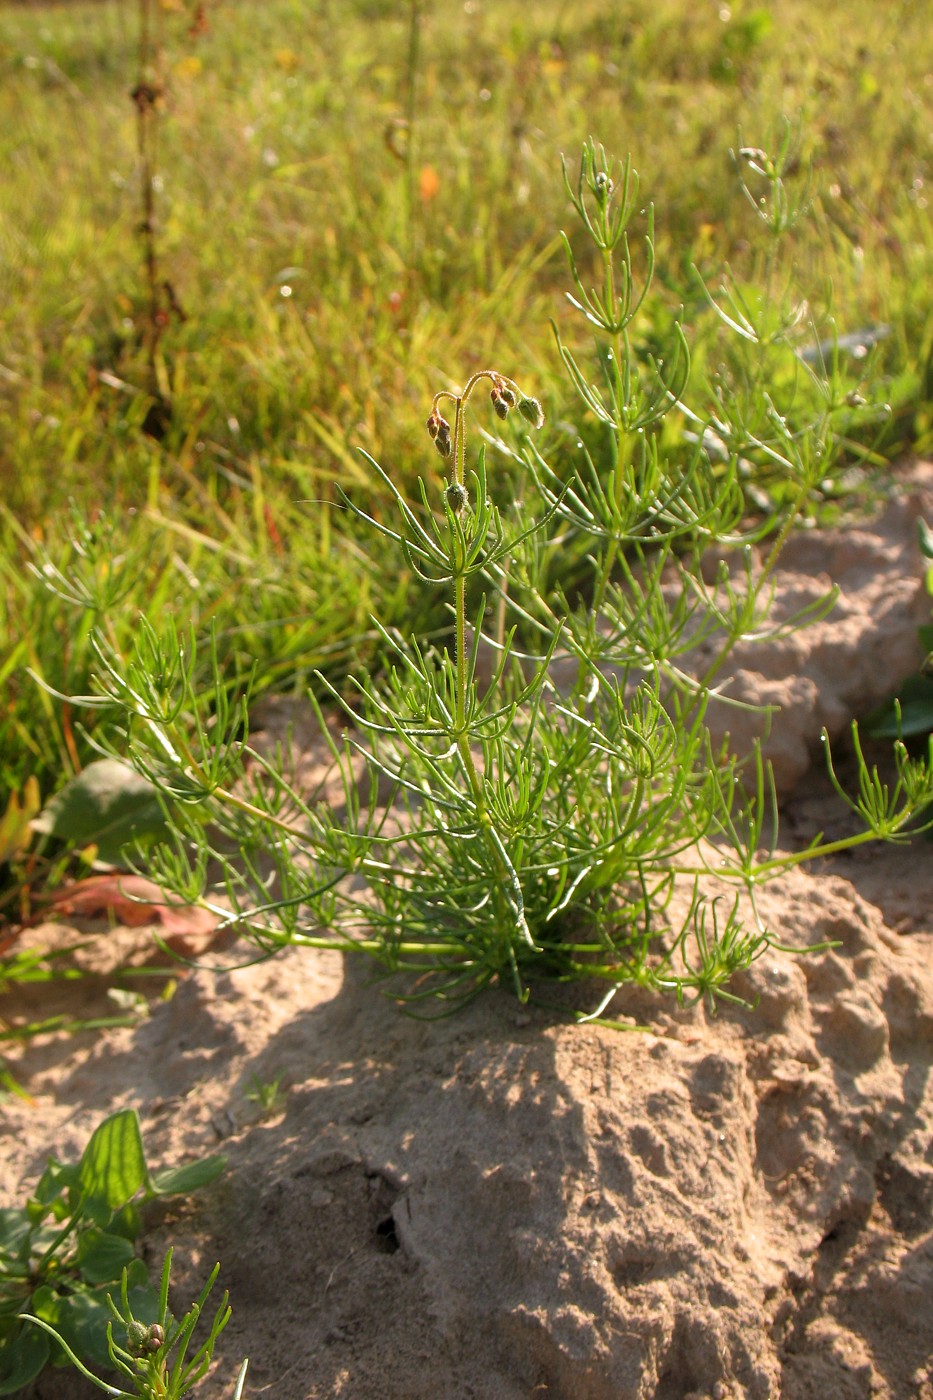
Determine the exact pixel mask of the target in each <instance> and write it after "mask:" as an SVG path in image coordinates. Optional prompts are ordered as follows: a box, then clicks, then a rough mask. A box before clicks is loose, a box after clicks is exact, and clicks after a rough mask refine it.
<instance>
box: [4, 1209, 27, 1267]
mask: <svg viewBox="0 0 933 1400" xmlns="http://www.w3.org/2000/svg"><path fill="white" fill-rule="evenodd" d="M31 1228H32V1224H31V1221H30V1219H29V1216H28V1214H27V1213H26V1211H24V1210H22V1209H20V1208H19V1207H17V1206H4V1207H3V1209H2V1210H0V1254H11V1255H15V1254H16V1253H17V1251H18V1249H19V1246H20V1244H21V1242H22V1241H23V1240H24V1239H25V1237H26V1236H27V1235H28V1234H29V1231H30V1229H31ZM0 1272H2V1269H0Z"/></svg>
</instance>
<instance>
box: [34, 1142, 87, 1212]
mask: <svg viewBox="0 0 933 1400" xmlns="http://www.w3.org/2000/svg"><path fill="white" fill-rule="evenodd" d="M77 1184H78V1166H77V1163H66V1162H57V1161H56V1160H55V1158H54V1157H50V1158H49V1163H48V1166H47V1167H46V1169H45V1171H44V1172H43V1173H42V1175H41V1176H40V1177H39V1180H38V1183H37V1184H36V1190H35V1195H34V1196H33V1198H32V1200H31V1201H30V1203H29V1209H30V1211H32V1208H33V1202H35V1203H37V1204H38V1205H39V1206H49V1205H50V1204H51V1203H52V1201H54V1200H55V1197H56V1196H60V1195H61V1193H62V1192H63V1191H66V1190H68V1189H69V1188H70V1187H72V1186H77ZM45 1214H46V1211H45V1210H43V1211H42V1212H41V1214H40V1215H39V1217H38V1218H39V1219H41V1218H42V1216H43V1215H45Z"/></svg>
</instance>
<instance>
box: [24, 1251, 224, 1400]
mask: <svg viewBox="0 0 933 1400" xmlns="http://www.w3.org/2000/svg"><path fill="white" fill-rule="evenodd" d="M171 1272H172V1251H171V1250H169V1251H168V1253H167V1254H166V1256H165V1262H164V1263H163V1265H162V1282H161V1287H160V1289H159V1298H158V1309H157V1312H156V1321H155V1322H146V1321H144V1320H143V1319H144V1317H146V1316H148V1315H149V1314H148V1310H147V1311H146V1312H144V1313H143V1316H142V1317H138V1316H137V1315H136V1312H135V1310H134V1304H133V1303H132V1302H131V1289H130V1286H129V1278H128V1273H129V1271H128V1270H127V1269H124V1270H123V1274H122V1276H121V1279H120V1306H119V1307H118V1306H117V1304H116V1303H115V1302H114V1301H113V1297H112V1295H111V1294H109V1293H108V1294H107V1300H106V1301H107V1305H108V1307H109V1309H110V1312H111V1314H112V1317H111V1320H110V1321H109V1322H108V1323H107V1333H106V1335H107V1354H108V1357H109V1360H110V1365H111V1366H112V1367H113V1369H114V1371H116V1372H117V1373H118V1374H119V1375H121V1376H123V1377H124V1378H125V1379H126V1380H128V1381H129V1383H130V1386H131V1388H130V1389H124V1388H121V1387H120V1386H117V1385H111V1384H110V1383H109V1382H108V1381H103V1380H101V1379H100V1378H99V1377H98V1376H95V1375H94V1373H93V1371H90V1370H89V1369H88V1367H87V1366H85V1364H84V1362H83V1361H82V1360H81V1358H80V1357H79V1356H77V1355H76V1354H75V1352H74V1351H72V1349H71V1347H69V1346H68V1344H67V1342H66V1341H65V1340H64V1338H63V1337H62V1336H61V1334H60V1333H59V1332H57V1331H56V1329H55V1328H54V1327H52V1326H50V1325H49V1324H48V1323H47V1322H44V1321H43V1320H42V1319H41V1318H36V1317H31V1316H28V1315H25V1316H23V1317H22V1318H21V1321H23V1322H25V1323H32V1324H34V1325H35V1326H36V1327H38V1328H40V1329H41V1331H42V1332H44V1333H45V1334H46V1336H47V1337H50V1338H51V1339H52V1340H53V1341H54V1342H56V1343H57V1344H58V1345H59V1346H60V1347H61V1348H62V1350H63V1351H64V1353H65V1355H66V1356H67V1358H68V1360H69V1361H70V1362H71V1364H72V1365H73V1366H75V1367H76V1368H77V1369H78V1370H79V1371H80V1372H81V1374H82V1375H83V1376H86V1377H87V1379H88V1380H89V1381H91V1382H93V1384H94V1385H96V1386H97V1387H98V1389H99V1390H103V1391H106V1393H107V1394H108V1395H112V1396H114V1397H117V1400H123V1398H124V1397H125V1400H181V1397H182V1396H183V1395H187V1394H188V1392H189V1391H191V1390H193V1389H194V1387H195V1386H196V1385H197V1383H198V1382H199V1381H200V1380H201V1379H202V1378H203V1376H204V1375H205V1374H206V1372H207V1369H208V1367H209V1366H210V1364H211V1361H212V1359H213V1355H214V1347H215V1345H216V1343H217V1338H218V1337H219V1336H220V1334H221V1332H222V1331H223V1330H224V1328H225V1327H226V1325H227V1323H228V1322H229V1321H230V1311H231V1310H230V1305H229V1302H228V1295H227V1294H226V1293H224V1295H223V1298H222V1299H221V1301H220V1306H219V1308H218V1309H217V1311H216V1312H215V1313H214V1317H213V1320H212V1322H211V1326H210V1331H209V1333H208V1335H207V1338H206V1340H205V1341H203V1342H202V1343H201V1345H200V1346H199V1347H198V1349H197V1351H196V1352H195V1353H194V1356H193V1357H192V1358H191V1360H190V1361H187V1360H186V1357H187V1354H188V1348H189V1346H190V1344H191V1340H192V1337H193V1335H194V1331H195V1328H196V1327H197V1325H198V1322H199V1320H200V1318H201V1314H202V1312H203V1311H204V1306H205V1304H206V1302H207V1300H208V1298H209V1296H210V1293H211V1290H212V1289H213V1287H214V1283H215V1281H216V1279H217V1275H218V1273H219V1272H220V1265H219V1264H215V1265H214V1267H213V1269H212V1270H211V1274H210V1277H209V1278H208V1280H207V1283H206V1284H205V1285H204V1287H203V1289H202V1290H201V1295H200V1297H199V1298H198V1301H197V1302H196V1303H193V1304H192V1305H191V1307H190V1308H189V1309H188V1311H187V1313H186V1314H185V1316H184V1317H183V1318H182V1319H181V1321H180V1322H176V1321H175V1319H174V1318H173V1317H172V1315H171V1313H170V1312H169V1307H168V1289H169V1280H170V1278H171ZM114 1331H116V1332H117V1335H118V1337H120V1338H121V1339H122V1340H121V1341H116V1340H115V1339H114ZM246 1367H247V1362H246V1361H244V1362H243V1364H242V1366H241V1367H240V1370H239V1372H238V1374H237V1379H236V1386H235V1389H234V1392H233V1400H240V1397H241V1396H242V1394H243V1386H244V1384H245V1381H246Z"/></svg>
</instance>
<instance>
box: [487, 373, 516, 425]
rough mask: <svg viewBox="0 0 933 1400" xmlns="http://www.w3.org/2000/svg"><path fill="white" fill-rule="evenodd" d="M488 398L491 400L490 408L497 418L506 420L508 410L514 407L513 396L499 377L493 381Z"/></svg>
mask: <svg viewBox="0 0 933 1400" xmlns="http://www.w3.org/2000/svg"><path fill="white" fill-rule="evenodd" d="M489 397H490V398H491V399H492V406H493V408H494V409H495V410H496V414H497V416H498V417H499V418H507V417H508V416H509V409H511V408H514V407H515V395H514V394H513V392H512V390H511V389H510V388H509V386H508V384H506V382H505V380H504V379H502V378H501V377H500V376H499V375H496V377H495V378H494V379H493V382H492V392H491V393H490V395H489Z"/></svg>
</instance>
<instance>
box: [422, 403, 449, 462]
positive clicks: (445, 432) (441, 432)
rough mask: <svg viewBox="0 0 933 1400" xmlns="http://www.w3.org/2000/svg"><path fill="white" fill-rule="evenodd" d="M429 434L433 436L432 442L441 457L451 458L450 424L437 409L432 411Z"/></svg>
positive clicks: (429, 420)
mask: <svg viewBox="0 0 933 1400" xmlns="http://www.w3.org/2000/svg"><path fill="white" fill-rule="evenodd" d="M428 432H429V433H430V434H431V440H432V442H433V443H434V446H435V447H436V448H437V450H438V452H439V453H440V454H441V456H442V457H444V458H446V457H449V456H450V454H451V451H452V444H451V440H450V424H449V423H448V422H447V419H446V418H444V417H442V415H441V414H440V413H438V411H437V409H436V408H435V409H433V410H432V411H431V416H430V418H429V419H428Z"/></svg>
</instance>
